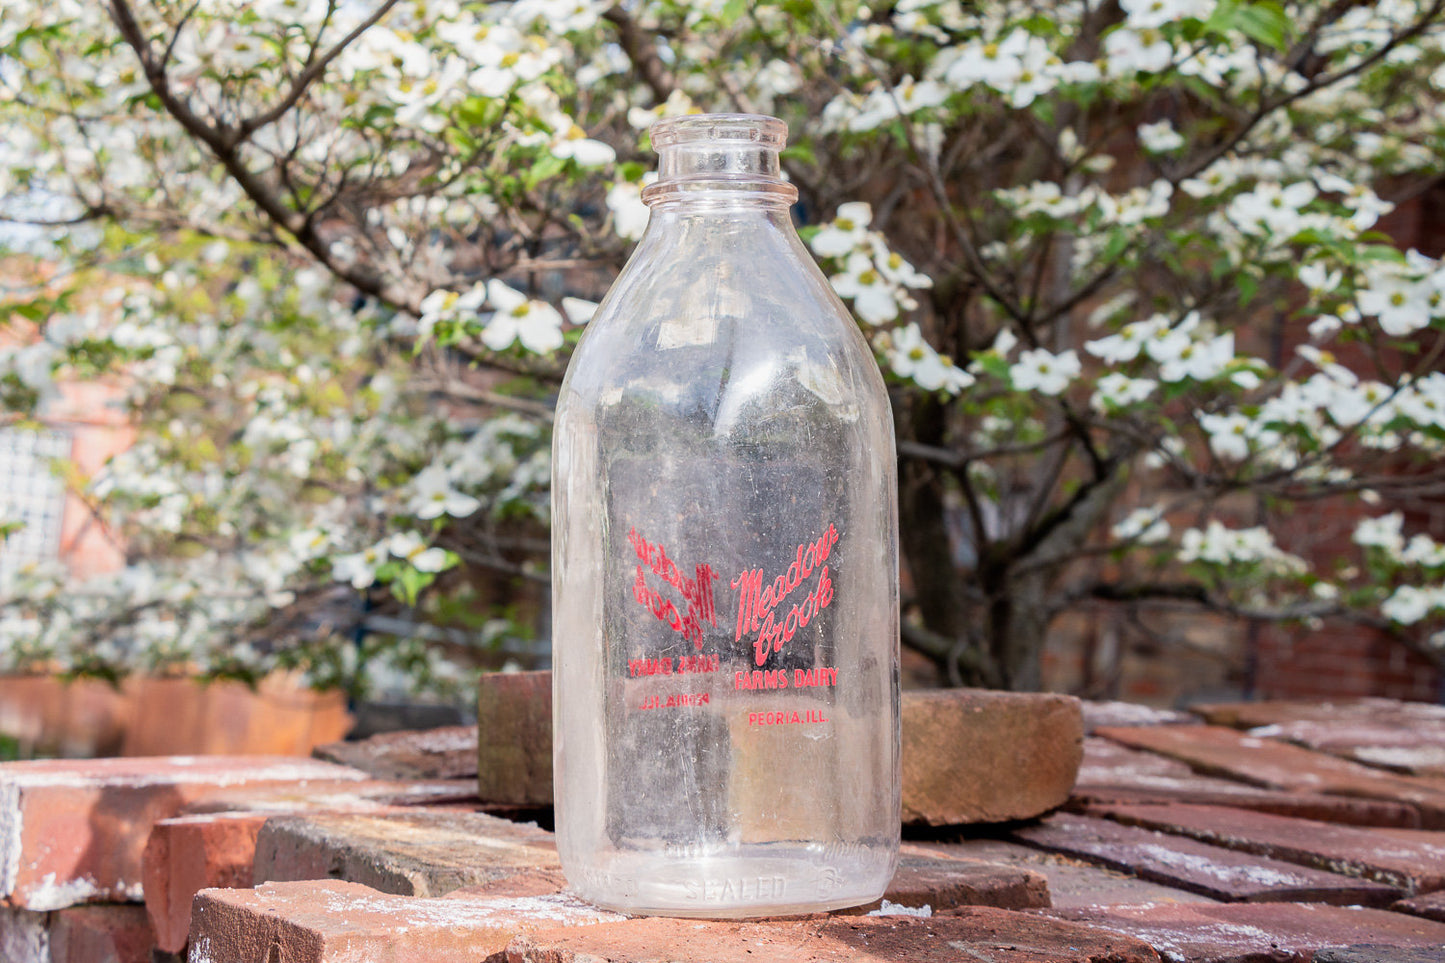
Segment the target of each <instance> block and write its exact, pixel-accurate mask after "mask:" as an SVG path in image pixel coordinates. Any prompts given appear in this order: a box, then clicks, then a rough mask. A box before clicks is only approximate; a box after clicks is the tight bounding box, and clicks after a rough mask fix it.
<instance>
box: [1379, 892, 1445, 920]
mask: <svg viewBox="0 0 1445 963" xmlns="http://www.w3.org/2000/svg"><path fill="white" fill-rule="evenodd" d="M1391 908H1392V909H1394V910H1395V911H1397V912H1400V913H1409V914H1411V915H1412V916H1423V917H1425V918H1426V919H1427V920H1434V921H1435V922H1437V923H1445V890H1441V891H1440V892H1436V893H1428V894H1426V895H1424V896H1414V897H1411V898H1410V899H1402V900H1400V902H1398V903H1396V904H1395V905H1394V906H1393V907H1391Z"/></svg>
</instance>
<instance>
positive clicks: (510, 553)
mask: <svg viewBox="0 0 1445 963" xmlns="http://www.w3.org/2000/svg"><path fill="white" fill-rule="evenodd" d="M1442 64H1445V0H1435V2H1428V0H1389V2H1383V3H1375V4H1349V3H1337V4H1306V3H1300V4H1281V3H1278V2H1275V0H1262V2H1248V0H1196V2H1191V3H1184V2H1181V0H1121V2H1119V3H1117V4H1116V3H1093V2H1087V0H1049V2H1044V3H1022V2H1006V3H999V4H985V5H971V4H965V3H962V2H956V0H898V2H896V3H893V4H888V5H879V6H877V7H874V6H870V5H866V4H862V3H856V2H851V0H845V2H829V3H818V2H813V0H786V2H781V3H762V4H745V3H740V2H736V0H694V2H687V0H622V2H616V3H614V2H611V0H515V2H510V3H480V2H462V0H405V2H404V0H368V2H354V3H339V2H336V0H261V2H254V0H253V2H245V3H242V2H239V0H187V2H184V3H171V2H166V0H153V2H142V0H109V2H107V3H104V4H85V3H80V2H78V0H51V2H48V3H45V4H41V3H37V2H31V0H5V16H4V18H3V21H0V125H3V131H4V136H3V137H0V184H3V186H4V192H3V193H4V196H5V200H4V208H3V211H0V214H3V216H4V217H5V218H7V219H8V220H10V221H11V222H12V223H13V224H16V225H18V224H21V223H24V224H28V225H30V227H31V229H30V231H29V232H28V233H26V232H24V231H21V230H20V229H19V227H14V228H12V229H11V230H10V231H9V232H7V233H6V235H5V237H6V239H7V243H8V244H9V245H10V246H11V247H16V248H21V247H23V248H25V249H26V250H27V251H28V252H29V253H30V256H31V257H33V258H38V259H42V260H43V261H44V262H46V263H48V264H51V265H54V266H55V268H54V271H52V272H50V273H48V274H47V276H46V278H45V280H44V283H38V282H37V283H34V284H30V285H20V286H18V287H14V288H13V289H12V290H10V291H9V292H8V294H7V298H8V300H7V302H6V304H7V309H8V312H9V314H10V320H9V322H8V324H9V326H10V327H11V328H12V329H13V332H12V336H11V337H10V339H9V340H8V341H7V342H6V345H7V346H6V347H5V348H4V349H0V350H3V358H0V371H3V386H4V392H5V399H6V404H7V408H8V410H9V411H11V412H12V415H11V418H12V419H26V418H30V417H32V416H34V415H37V414H43V412H44V405H45V404H46V403H47V399H48V398H49V397H50V396H51V395H53V393H54V392H55V391H56V390H57V389H56V387H55V386H56V385H57V384H64V383H66V382H69V381H75V380H80V379H98V378H110V379H113V380H114V381H115V382H116V384H118V385H119V386H120V387H119V388H118V389H117V390H119V391H123V393H124V397H125V403H126V404H127V405H128V410H129V412H130V416H131V418H132V419H133V421H134V423H135V424H136V425H137V426H138V428H139V429H140V433H139V438H138V441H137V443H136V445H135V447H133V448H132V449H131V450H130V451H128V452H126V453H125V454H124V455H122V456H119V457H117V458H116V459H114V460H113V461H112V463H111V464H110V465H109V466H108V467H107V469H106V470H105V471H104V472H102V473H101V474H100V475H99V476H98V477H96V478H92V479H87V480H82V479H75V480H74V481H75V483H76V484H77V486H81V487H83V490H84V492H85V494H86V497H87V498H88V499H89V501H90V504H91V505H92V506H93V510H94V511H95V513H96V515H97V517H98V518H100V519H103V520H104V522H105V523H106V524H110V525H113V526H116V527H117V528H118V529H119V530H120V531H121V532H123V533H124V535H125V537H126V544H127V546H128V550H129V554H130V561H131V564H130V565H129V567H127V568H126V569H125V570H123V571H121V572H119V573H116V574H114V575H111V576H107V577H106V578H104V579H101V580H93V581H91V582H89V583H85V584H75V583H72V582H67V581H66V580H65V579H63V578H61V577H60V576H58V575H56V574H55V573H47V572H43V571H39V570H34V569H31V570H26V571H23V572H19V573H16V574H15V575H13V576H12V578H11V582H12V584H10V585H8V586H7V587H6V592H7V595H6V598H7V601H6V603H5V609H4V612H5V614H4V616H3V621H0V644H3V645H4V646H5V647H7V651H8V652H9V653H10V655H11V659H12V661H20V662H22V663H26V664H47V665H60V666H62V667H68V668H74V669H78V670H83V671H115V670H117V669H119V668H124V667H126V666H133V665H135V664H138V663H144V662H146V661H149V662H151V663H160V664H170V663H178V664H185V665H188V666H191V667H193V668H200V669H201V670H203V671H205V670H209V671H220V672H241V673H243V674H244V673H255V672H261V671H265V670H267V669H268V668H270V667H272V666H273V665H276V664H303V665H306V666H307V667H308V668H310V669H311V671H312V672H313V673H315V674H316V677H317V678H320V679H332V678H340V677H343V676H346V675H347V674H348V673H352V672H353V671H354V669H355V659H356V653H355V649H354V647H353V646H352V645H351V643H350V642H349V641H347V638H348V637H349V635H350V634H351V633H352V632H353V630H354V628H355V626H356V625H357V624H358V622H359V621H360V620H363V619H365V618H366V617H367V613H368V612H376V611H383V610H384V609H385V608H386V607H387V606H390V607H392V608H397V609H406V610H408V611H410V612H411V613H412V617H413V618H415V619H416V620H418V621H428V620H432V621H447V620H449V619H451V620H455V619H456V618H457V617H458V615H459V613H461V614H465V613H467V612H470V613H472V614H471V616H470V617H471V618H472V621H473V624H474V627H479V628H480V629H481V631H482V632H483V634H490V635H498V634H505V633H506V632H508V631H514V630H515V626H511V627H509V623H507V622H506V621H505V620H501V619H489V618H486V617H483V618H478V617H477V615H476V613H478V612H481V613H483V615H484V616H486V615H488V614H489V610H488V609H487V607H486V605H485V604H484V598H483V596H484V595H485V592H484V591H483V588H482V587H479V586H482V584H483V581H482V577H483V575H484V574H485V573H491V574H492V575H493V576H495V575H497V574H500V575H501V576H502V577H504V578H507V579H512V580H514V584H535V583H544V582H545V580H546V551H545V546H546V540H545V524H546V486H547V478H548V464H547V445H548V431H549V412H550V403H551V400H552V396H553V394H554V392H555V389H556V385H557V383H558V381H559V379H560V373H561V371H562V369H563V367H564V365H565V358H566V354H567V351H568V349H569V347H570V345H571V344H572V343H574V342H575V338H576V336H577V334H578V332H579V330H580V328H581V326H583V325H585V323H586V320H587V319H588V317H590V313H591V311H592V310H593V308H594V306H595V305H594V303H593V302H595V300H596V299H597V298H598V297H600V295H601V293H602V292H603V291H605V289H606V286H607V283H608V281H609V279H610V278H611V277H612V276H613V275H614V274H615V272H616V271H617V269H618V268H619V266H620V264H621V262H622V260H623V258H625V256H626V254H627V253H628V251H629V249H630V245H631V243H632V242H633V241H635V240H636V239H637V238H638V237H639V236H640V235H641V232H642V231H643V229H644V226H645V223H646V209H645V208H644V207H643V206H642V204H641V201H640V191H641V187H642V186H643V185H644V184H645V183H646V181H647V179H648V177H649V176H650V175H648V174H647V173H646V171H647V168H648V165H649V163H650V154H649V151H648V150H647V135H646V131H647V128H648V126H649V125H650V123H651V122H652V121H653V120H654V119H656V118H657V117H659V116H663V115H670V114H676V113H681V112H687V111H695V110H731V111H746V112H771V113H775V114H777V115H779V116H781V117H783V118H784V119H785V120H787V121H788V122H789V124H790V128H791V131H792V133H791V146H790V147H789V149H788V151H787V152H786V154H785V162H786V170H787V173H788V176H789V177H790V178H791V179H792V181H793V182H794V183H795V184H796V185H797V186H798V188H799V192H800V196H801V201H800V204H799V207H798V217H799V219H800V221H801V222H802V223H803V225H804V235H805V238H806V239H807V241H808V243H809V244H810V245H811V247H812V250H813V252H814V253H815V254H816V255H817V257H818V258H819V260H820V262H821V263H822V265H823V267H824V269H825V270H826V271H827V273H828V274H829V275H830V277H831V278H832V283H833V286H834V288H835V290H836V291H837V293H838V294H839V295H840V296H841V297H843V298H844V299H845V300H846V301H847V303H848V304H849V305H850V306H851V307H852V309H853V310H854V312H855V314H856V315H857V318H858V321H859V323H860V325H861V326H862V328H863V330H864V332H865V333H866V334H867V336H868V337H869V339H870V341H871V343H872V344H873V346H874V348H875V351H876V353H877V357H878V360H879V363H880V365H881V366H882V368H883V370H884V372H885V374H886V375H887V376H888V377H889V380H890V384H891V388H892V392H893V397H894V402H895V412H896V422H897V427H898V436H899V451H898V454H899V457H900V460H901V473H900V477H901V487H900V510H901V515H902V525H901V528H902V532H903V551H904V562H905V566H906V571H907V575H908V583H907V584H908V587H909V595H908V597H907V598H906V600H905V601H906V605H907V612H906V618H905V624H906V627H905V632H904V641H905V643H907V644H909V645H912V646H913V647H915V648H916V649H918V650H919V651H922V652H924V653H926V654H928V655H929V656H930V657H932V658H933V659H934V660H935V661H936V662H937V663H938V664H939V666H940V667H941V668H943V669H945V670H946V671H947V672H948V673H949V674H950V675H951V677H952V678H954V679H955V680H958V681H970V682H980V683H985V684H989V685H999V686H1011V687H1034V686H1037V685H1038V684H1039V682H1040V673H1039V664H1040V655H1041V652H1042V649H1043V646H1044V644H1045V640H1046V639H1047V638H1048V635H1049V630H1050V626H1051V625H1053V624H1054V623H1055V621H1056V620H1057V619H1058V618H1059V617H1060V616H1062V615H1064V614H1066V613H1068V612H1071V611H1076V610H1079V609H1082V608H1097V607H1101V606H1102V607H1108V608H1117V609H1119V610H1121V611H1125V610H1127V611H1130V612H1134V611H1147V610H1149V609H1151V608H1157V607H1161V606H1162V607H1168V608H1171V609H1172V608H1177V607H1179V606H1192V607H1196V608H1201V609H1204V610H1208V611H1211V612H1214V613H1219V614H1222V615H1228V616H1237V617H1241V618H1249V619H1262V620H1271V621H1281V622H1293V623H1306V624H1313V623H1314V622H1316V621H1318V620H1323V619H1335V618H1338V619H1347V620H1352V621H1354V622H1358V623H1361V624H1364V625H1367V626H1371V627H1373V628H1374V629H1377V630H1380V631H1383V632H1386V633H1388V634H1390V635H1392V636H1393V637H1395V638H1396V639H1397V640H1398V641H1399V642H1400V643H1401V644H1402V645H1406V646H1409V647H1411V648H1412V649H1414V650H1415V651H1416V652H1419V653H1421V654H1422V655H1424V656H1425V657H1426V658H1428V659H1430V660H1431V661H1433V662H1434V663H1435V664H1436V665H1445V635H1442V634H1441V632H1440V626H1441V617H1442V613H1445V584H1442V579H1445V546H1442V545H1441V544H1440V543H1439V542H1437V541H1435V540H1434V539H1433V538H1432V536H1431V534H1430V532H1429V531H1427V530H1426V528H1425V526H1424V522H1423V515H1421V514H1420V509H1421V508H1422V507H1423V506H1425V505H1427V504H1428V503H1429V502H1430V500H1431V499H1438V498H1439V495H1440V491H1441V485H1442V482H1445V477H1442V471H1441V465H1442V462H1441V460H1440V449H1441V444H1442V442H1445V372H1442V370H1441V366H1440V359H1441V357H1442V350H1445V338H1442V332H1445V269H1442V265H1441V263H1440V261H1439V260H1438V259H1437V255H1438V254H1439V252H1421V251H1416V250H1405V249H1401V247H1400V246H1399V245H1397V244H1395V243H1393V242H1392V241H1391V239H1390V238H1389V237H1388V236H1386V235H1385V234H1383V233H1381V231H1380V229H1379V228H1380V218H1381V217H1382V216H1385V215H1387V214H1388V213H1389V212H1390V211H1392V210H1393V209H1395V208H1396V207H1397V206H1398V205H1400V204H1402V203H1405V202H1408V201H1409V200H1410V199H1411V198H1413V197H1414V196H1416V195H1417V194H1419V193H1420V192H1421V191H1423V190H1425V189H1427V188H1428V187H1429V185H1431V184H1432V183H1435V182H1437V181H1438V179H1439V178H1440V176H1441V174H1442V161H1441V158H1442V156H1445V151H1442V145H1445V139H1442V134H1445V107H1442V103H1445V96H1442V94H1445V66H1442ZM1302 517H1308V518H1311V519H1316V518H1324V517H1328V518H1334V519H1337V520H1343V521H1342V522H1341V524H1346V525H1349V526H1352V530H1351V531H1349V532H1348V533H1347V534H1348V536H1349V537H1348V538H1347V539H1345V541H1346V542H1348V549H1347V551H1345V552H1343V553H1341V552H1340V551H1331V552H1328V553H1326V552H1321V551H1318V550H1317V548H1318V546H1316V545H1314V544H1312V543H1311V540H1310V537H1309V536H1310V535H1311V534H1312V530H1313V529H1316V528H1318V526H1316V525H1309V524H1300V521H1299V520H1300V519H1301V518H1302ZM1436 534H1438V533H1436ZM478 593H482V594H480V595H479V594H478ZM498 611H500V610H498ZM490 614H496V613H490ZM1132 624H1135V625H1137V626H1139V627H1140V628H1141V630H1142V629H1144V628H1147V626H1148V624H1149V622H1148V620H1147V619H1139V620H1134V622H1133V623H1132ZM418 646H420V647H418ZM391 651H392V652H393V653H399V654H394V655H393V657H392V664H393V665H394V666H395V671H397V672H401V673H412V674H417V675H420V676H426V677H429V678H438V679H443V680H445V679H448V678H452V679H454V678H455V677H456V670H455V669H454V668H453V667H452V666H450V664H449V663H446V662H444V661H442V660H439V659H437V658H435V657H433V656H431V655H429V654H428V653H429V652H431V651H433V650H430V649H428V648H427V647H425V646H421V645H420V643H417V642H411V643H408V647H405V648H404V650H397V649H392V650H391ZM363 654H364V655H372V654H373V653H363ZM376 658H377V659H380V658H381V656H380V655H379V654H376Z"/></svg>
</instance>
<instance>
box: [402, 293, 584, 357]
mask: <svg viewBox="0 0 1445 963" xmlns="http://www.w3.org/2000/svg"><path fill="white" fill-rule="evenodd" d="M483 305H490V306H491V307H492V308H493V310H492V311H490V312H483V311H482V310H481V308H482V306H483ZM562 306H563V307H564V308H565V309H566V310H567V316H568V318H570V320H571V321H572V323H574V324H582V323H585V322H586V321H588V320H590V319H591V317H592V313H593V312H594V311H595V310H596V309H597V305H596V304H594V303H593V302H591V301H585V300H583V299H581V298H570V297H569V298H563V299H562ZM443 321H445V322H449V323H452V324H456V325H459V326H461V327H464V328H465V327H469V326H473V325H475V326H479V327H480V329H481V341H482V344H484V345H486V346H487V347H488V348H490V349H492V350H493V351H505V350H507V349H508V348H510V347H512V345H513V344H520V345H521V346H522V347H523V348H524V349H526V350H527V351H530V352H532V353H533V354H542V355H548V354H551V353H552V352H554V351H556V350H557V349H558V348H560V347H562V343H563V338H562V325H563V316H562V313H561V312H560V311H558V310H557V309H556V308H554V307H552V305H550V304H548V303H547V302H546V301H539V300H537V299H536V298H529V297H527V296H526V295H525V294H523V293H522V292H521V291H518V290H517V289H516V288H513V287H511V286H509V285H507V284H506V283H504V282H502V281H500V280H498V279H496V278H493V279H492V280H490V281H488V282H487V283H486V284H475V285H473V286H472V287H471V288H470V289H469V290H467V291H465V292H461V293H458V292H456V291H450V290H447V289H445V288H439V289H437V290H435V291H433V292H432V293H431V294H428V295H427V296H426V297H425V298H424V299H423V300H422V302H421V317H420V318H419V319H418V321H417V327H416V334H417V336H418V337H420V338H422V339H427V338H430V337H431V336H432V334H433V332H434V331H435V330H436V326H437V323H438V322H443Z"/></svg>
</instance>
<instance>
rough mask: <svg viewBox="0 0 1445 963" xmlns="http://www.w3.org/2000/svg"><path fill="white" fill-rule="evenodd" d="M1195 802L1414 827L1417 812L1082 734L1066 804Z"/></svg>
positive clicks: (1353, 822) (1356, 823)
mask: <svg viewBox="0 0 1445 963" xmlns="http://www.w3.org/2000/svg"><path fill="white" fill-rule="evenodd" d="M1109 802H1115V803H1151V802H1152V803H1165V802H1183V803H1197V804H1199V805H1205V806H1236V807H1238V808H1240V809H1253V810H1256V811H1258V812H1265V813H1274V814H1275V815H1277V816H1294V817H1296V818H1299V819H1318V820H1320V821H1322V822H1330V823H1343V824H1345V825H1350V826H1391V827H1397V828H1401V829H1418V828H1419V827H1420V811H1419V810H1418V809H1416V808H1415V807H1414V806H1412V805H1411V804H1409V803H1403V802H1395V801H1393V800H1384V799H1365V798H1360V797H1354V796H1330V795H1326V794H1324V793H1314V792H1293V791H1285V790H1277V789H1261V788H1260V787H1258V786H1252V785H1246V784H1245V783H1242V782H1235V781H1233V780H1229V779H1219V778H1215V777H1213V776H1201V775H1199V774H1197V773H1195V772H1194V771H1193V770H1192V769H1190V768H1189V767H1188V766H1187V765H1185V764H1184V763H1182V762H1180V761H1179V760H1177V759H1170V758H1168V757H1167V756H1160V755H1156V754H1154V753H1152V752H1144V751H1142V750H1138V749H1129V748H1127V747H1125V746H1122V745H1119V744H1118V743H1116V742H1111V741H1109V740H1108V739H1102V738H1097V737H1087V738H1085V739H1084V761H1083V763H1082V765H1080V766H1079V778H1078V781H1077V782H1075V784H1074V789H1073V792H1072V793H1071V795H1070V803H1069V804H1070V806H1071V807H1075V808H1077V807H1078V806H1079V805H1081V804H1089V803H1109Z"/></svg>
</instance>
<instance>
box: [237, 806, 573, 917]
mask: <svg viewBox="0 0 1445 963" xmlns="http://www.w3.org/2000/svg"><path fill="white" fill-rule="evenodd" d="M559 865H560V864H559V862H558V859H557V850H556V843H555V842H554V840H553V837H552V834H551V833H549V832H546V831H544V830H541V829H538V828H537V827H535V826H529V825H522V824H518V823H514V822H510V821H508V820H505V819H497V818H496V817H493V816H487V815H484V814H482V813H449V812H428V811H421V810H402V811H394V812H392V813H388V814H370V813H315V814H310V815H304V816H277V817H274V818H272V819H269V820H267V822H266V824H265V825H264V826H263V827H262V828H261V832H260V834H259V835H258V836H257V839H256V863H255V874H254V879H255V882H256V883H263V882H267V881H270V880H306V879H329V878H340V879H347V880H351V881H353V882H358V883H364V884H366V885H367V886H370V887H373V888H375V889H378V890H381V891H382V892H385V893H395V894H398V895H403V896H440V895H442V894H443V893H449V892H451V891H453V890H457V889H461V888H463V887H468V886H478V885H481V884H483V883H488V882H492V881H494V880H499V879H504V878H506V877H508V876H517V875H521V874H524V873H527V872H530V871H534V870H551V869H555V868H557V867H558V866H559Z"/></svg>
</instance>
